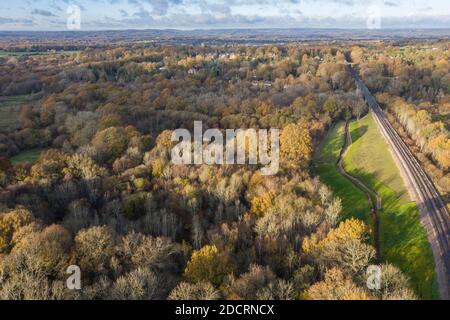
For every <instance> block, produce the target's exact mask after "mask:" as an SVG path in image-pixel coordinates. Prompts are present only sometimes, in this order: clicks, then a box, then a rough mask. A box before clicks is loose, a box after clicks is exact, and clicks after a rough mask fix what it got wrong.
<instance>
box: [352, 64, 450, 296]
mask: <svg viewBox="0 0 450 320" xmlns="http://www.w3.org/2000/svg"><path fill="white" fill-rule="evenodd" d="M349 69H350V72H351V74H352V76H353V78H354V79H355V82H356V85H357V87H358V88H359V89H360V90H361V92H362V94H363V96H364V99H365V100H366V102H367V104H368V105H369V107H370V109H371V111H372V114H373V116H374V119H375V122H376V123H377V125H378V128H379V129H380V131H381V133H382V135H383V137H384V138H385V140H386V141H387V143H388V145H389V147H390V150H391V153H392V154H393V156H394V159H395V161H396V163H397V166H398V167H399V169H400V172H401V174H402V177H403V179H404V180H405V183H406V184H407V187H408V190H409V192H410V194H411V197H412V198H413V199H414V200H415V201H416V203H417V205H418V207H419V209H420V212H421V222H422V225H423V226H424V227H425V229H426V230H427V233H428V240H429V242H430V245H431V248H432V251H433V255H434V260H435V264H436V276H437V281H438V285H439V293H440V296H441V299H443V300H449V297H450V215H449V213H448V210H447V208H446V207H445V205H444V203H443V201H442V199H441V196H440V195H439V192H438V191H437V189H436V187H435V186H434V184H433V183H432V181H431V179H430V178H429V177H428V175H427V174H426V173H425V171H424V170H423V169H422V167H421V166H420V163H419V162H418V161H417V159H416V158H415V157H414V155H413V154H412V152H411V151H410V150H409V148H408V146H407V145H406V144H405V143H404V142H403V140H402V139H401V138H400V136H399V135H398V133H397V132H396V131H395V129H394V127H393V126H392V125H391V124H390V123H389V121H388V120H387V119H386V117H385V115H384V113H383V111H382V110H381V108H380V106H379V105H378V103H377V102H376V100H375V98H374V97H373V96H372V94H371V93H370V91H369V89H368V88H367V86H366V85H365V84H364V83H363V82H362V81H361V79H360V78H359V76H358V75H357V73H356V71H355V70H354V69H353V68H351V67H350V66H349Z"/></svg>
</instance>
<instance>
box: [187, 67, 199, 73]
mask: <svg viewBox="0 0 450 320" xmlns="http://www.w3.org/2000/svg"><path fill="white" fill-rule="evenodd" d="M188 74H197V69H194V68H190V69H189V70H188Z"/></svg>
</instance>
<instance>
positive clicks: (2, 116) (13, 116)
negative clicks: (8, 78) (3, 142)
mask: <svg viewBox="0 0 450 320" xmlns="http://www.w3.org/2000/svg"><path fill="white" fill-rule="evenodd" d="M27 99H28V95H21V96H8V97H0V131H12V130H15V129H17V128H18V126H19V115H20V108H21V105H22V104H23V103H24V102H26V101H27Z"/></svg>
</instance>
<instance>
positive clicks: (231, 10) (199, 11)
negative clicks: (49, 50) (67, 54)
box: [0, 0, 450, 30]
mask: <svg viewBox="0 0 450 320" xmlns="http://www.w3.org/2000/svg"><path fill="white" fill-rule="evenodd" d="M71 4H75V5H78V6H79V7H80V9H81V20H80V21H81V30H103V29H155V28H170V29H172V28H173V29H217V28H274V27H275V28H365V27H366V26H367V21H370V19H372V18H373V16H374V15H377V16H380V20H379V21H380V23H381V24H380V26H381V28H411V27H413V28H450V1H449V0H364V1H363V0H247V1H246V0H242V1H238V0H14V1H11V0H0V30H66V28H67V27H66V21H67V18H68V14H67V8H68V6H69V5H71Z"/></svg>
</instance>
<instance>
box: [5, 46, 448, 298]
mask: <svg viewBox="0 0 450 320" xmlns="http://www.w3.org/2000/svg"><path fill="white" fill-rule="evenodd" d="M449 55H450V51H449V48H448V43H440V42H436V43H432V44H429V43H425V44H424V45H421V46H420V48H418V47H415V48H413V47H410V46H406V45H404V46H401V47H400V46H398V45H395V44H394V43H393V44H392V45H389V47H383V48H381V47H380V46H379V45H377V44H370V43H369V44H364V45H361V46H358V47H350V46H348V47H347V46H346V47H338V46H336V47H334V46H332V45H330V44H326V45H322V44H317V45H306V44H305V45H297V44H290V45H286V46H274V45H271V46H262V45H261V46H243V45H242V46H240V45H234V46H210V45H202V46H200V45H199V46H188V45H186V46H183V45H137V44H136V45H128V46H125V45H124V46H117V47H111V48H106V49H105V48H101V49H100V48H86V49H82V50H79V51H76V52H66V53H58V52H54V53H51V54H45V55H20V56H8V55H5V56H0V95H1V96H4V97H12V96H20V97H24V98H23V101H22V103H21V106H20V112H19V113H18V115H17V117H18V118H17V121H18V122H17V123H18V126H17V127H15V128H8V127H1V132H0V212H1V213H0V299H344V300H345V299H347V300H353V299H415V298H417V293H416V292H414V290H413V289H411V287H410V284H409V279H408V277H407V276H405V275H404V274H403V272H402V271H401V270H400V269H399V268H398V267H396V266H395V265H393V264H392V263H389V262H388V261H383V262H382V264H381V268H382V271H383V272H382V288H381V290H379V291H371V290H369V289H368V288H367V286H366V269H367V267H368V266H369V265H371V264H374V263H376V262H377V261H376V257H375V248H374V246H373V245H372V243H371V241H370V239H371V234H372V233H373V230H372V227H371V226H368V225H366V224H365V223H364V222H362V221H360V220H357V219H354V218H351V219H347V220H344V219H342V216H341V215H340V213H341V210H342V205H341V199H339V198H338V197H336V196H335V195H333V193H332V191H330V189H329V187H327V186H326V185H325V184H323V183H322V182H321V181H320V179H319V178H318V177H317V176H316V174H315V172H314V162H313V160H312V158H313V153H314V151H315V150H316V149H317V148H318V146H319V145H320V143H321V142H322V140H323V139H324V137H325V136H326V134H327V132H328V130H329V129H330V128H331V127H332V126H333V124H334V123H336V122H337V121H340V120H348V119H351V118H360V117H361V116H362V115H364V114H365V113H366V112H367V107H366V105H365V103H364V101H363V99H362V98H361V94H360V93H359V92H358V91H357V89H356V87H355V84H354V82H353V81H352V78H351V75H350V73H349V71H348V68H347V65H346V60H347V59H348V58H349V57H351V60H352V61H353V62H356V63H358V64H359V69H360V73H361V75H362V77H363V79H364V81H365V82H366V83H367V84H368V86H369V87H370V88H371V89H372V90H373V91H374V92H376V93H377V99H378V100H379V101H380V103H381V105H382V107H383V108H385V110H386V112H387V113H388V114H389V115H390V116H391V121H393V122H396V124H397V126H398V128H403V130H404V134H405V138H407V139H409V140H411V146H415V148H416V149H415V150H416V152H417V154H418V157H419V159H420V160H421V161H423V162H424V163H426V169H427V170H428V171H429V173H430V175H431V176H432V177H433V179H434V180H435V182H436V184H437V185H438V186H439V188H440V191H441V193H442V194H443V195H444V197H446V200H447V201H448V199H449V197H450V195H449V194H450V180H449V179H450V178H449V167H450V140H449V134H448V130H449V128H448V123H449V121H448V115H449V112H450V110H449V107H450V76H449V74H450V72H449V71H450V70H449V68H450V62H449ZM200 120H201V121H203V126H204V127H205V129H206V128H221V129H227V128H279V129H280V130H281V135H280V142H281V162H280V172H279V173H278V174H277V175H275V176H263V175H262V174H261V172H260V168H259V167H258V166H255V165H228V166H208V165H201V166H194V165H192V166H184V165H173V164H172V163H171V161H170V151H171V148H172V146H173V145H174V142H172V141H171V133H172V130H174V129H177V128H187V129H189V130H192V128H193V123H194V121H200ZM37 148H38V149H39V150H41V152H40V156H39V157H38V159H37V161H36V162H34V163H29V162H28V163H16V162H14V161H12V159H14V157H15V156H17V155H20V154H21V153H22V152H25V151H27V150H30V149H37ZM69 265H78V266H80V268H81V272H82V290H68V289H67V288H66V279H67V274H66V269H67V267H68V266H69Z"/></svg>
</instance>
